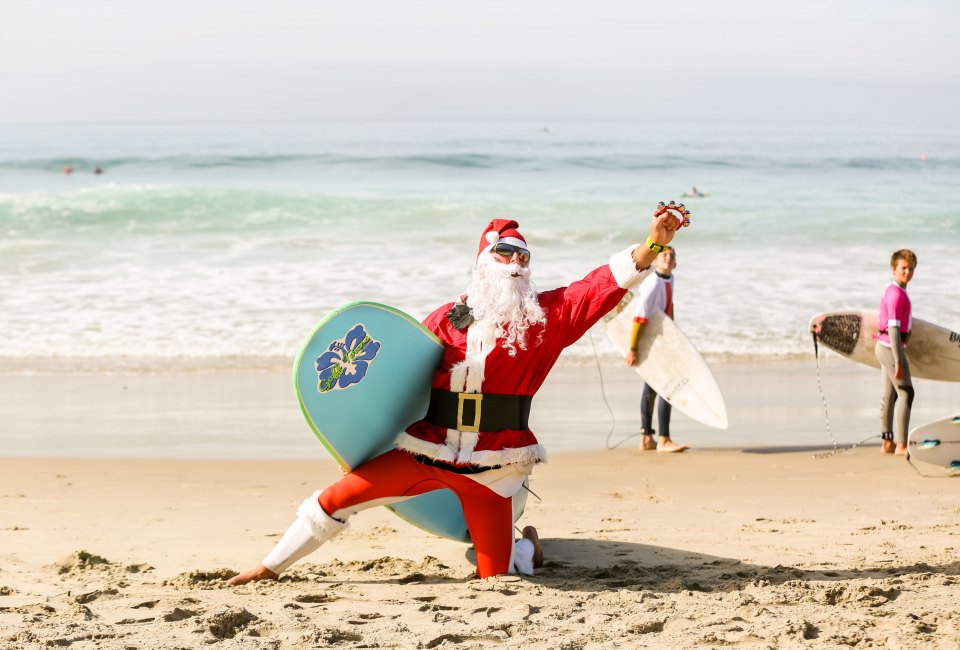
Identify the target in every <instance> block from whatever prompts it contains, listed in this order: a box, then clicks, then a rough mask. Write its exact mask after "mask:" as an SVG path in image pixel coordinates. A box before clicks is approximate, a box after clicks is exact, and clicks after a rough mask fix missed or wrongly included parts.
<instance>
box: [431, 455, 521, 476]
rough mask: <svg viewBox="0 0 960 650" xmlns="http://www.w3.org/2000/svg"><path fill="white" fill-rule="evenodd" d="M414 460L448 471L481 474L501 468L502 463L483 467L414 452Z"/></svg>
mask: <svg viewBox="0 0 960 650" xmlns="http://www.w3.org/2000/svg"><path fill="white" fill-rule="evenodd" d="M412 455H413V458H414V460H416V461H417V462H418V463H420V464H422V465H429V466H430V467H437V468H440V469H445V470H447V471H448V472H453V473H455V474H480V473H481V472H486V471H489V470H491V469H500V468H501V467H503V466H502V465H493V466H492V467H481V466H480V465H454V464H452V463H447V462H445V461H442V460H437V459H436V458H430V457H429V456H423V455H421V454H412Z"/></svg>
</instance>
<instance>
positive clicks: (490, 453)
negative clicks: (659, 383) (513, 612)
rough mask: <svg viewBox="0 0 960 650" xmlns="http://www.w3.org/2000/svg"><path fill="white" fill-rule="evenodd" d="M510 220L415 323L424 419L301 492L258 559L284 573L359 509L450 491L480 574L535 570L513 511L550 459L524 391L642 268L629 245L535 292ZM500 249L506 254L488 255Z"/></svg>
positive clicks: (488, 233) (490, 232)
mask: <svg viewBox="0 0 960 650" xmlns="http://www.w3.org/2000/svg"><path fill="white" fill-rule="evenodd" d="M518 228H519V224H518V223H517V222H516V221H512V220H506V219H494V220H493V221H491V222H490V224H489V225H488V226H487V227H486V229H485V230H484V232H483V235H482V236H481V239H480V245H479V251H478V254H477V264H476V266H475V269H474V278H473V282H472V283H471V285H470V287H469V288H468V290H467V293H466V294H465V295H463V296H460V298H459V300H457V301H456V302H451V303H447V304H445V305H443V306H441V307H440V308H438V309H437V310H436V311H434V312H433V313H432V314H430V315H429V316H427V318H426V319H425V320H424V321H423V324H424V326H425V327H426V328H427V329H429V330H430V331H432V332H433V333H434V334H436V335H437V336H438V337H439V338H440V340H441V341H442V342H443V345H444V352H443V357H442V359H441V362H440V366H439V367H438V368H437V370H436V372H435V373H434V375H433V384H432V388H433V390H432V392H431V399H430V407H429V410H428V413H427V416H426V417H425V418H424V419H423V420H421V421H419V422H415V423H414V424H412V425H411V426H410V427H409V428H408V429H407V430H406V431H405V432H403V433H401V434H400V436H399V437H398V438H397V448H396V449H394V450H392V451H390V452H387V453H385V454H383V455H381V456H379V457H377V458H374V459H373V460H371V461H369V462H367V463H365V464H363V465H361V466H360V467H357V468H356V469H355V470H353V471H352V472H350V473H349V474H347V475H346V476H344V477H343V478H342V479H341V480H340V481H338V482H336V483H334V484H333V485H331V486H330V487H328V488H327V489H325V490H323V491H322V492H317V493H315V494H314V495H313V496H311V497H310V498H308V499H307V500H306V501H304V502H303V504H302V505H301V507H300V509H299V511H298V516H297V519H296V520H295V521H294V523H293V524H292V525H291V527H290V529H288V530H287V532H286V533H285V534H284V536H283V538H282V539H281V541H280V542H279V543H278V544H277V546H276V547H275V548H274V549H273V551H272V552H271V553H270V554H269V555H268V556H267V558H266V559H265V560H264V561H263V565H264V566H265V567H266V568H268V569H270V570H271V571H273V572H275V573H280V572H282V571H283V570H284V569H286V568H287V567H289V566H290V565H291V564H292V563H293V562H295V561H296V560H298V559H300V558H302V557H304V556H305V555H307V554H308V553H310V552H312V551H313V550H315V549H316V548H318V547H319V546H320V544H322V543H324V542H326V541H328V540H330V539H332V538H333V537H334V536H335V535H336V534H337V533H339V532H340V531H341V530H342V529H343V528H344V527H345V526H346V525H347V520H348V519H349V517H350V516H351V515H353V514H355V513H356V512H359V511H361V510H364V509H367V508H371V507H374V506H379V505H389V504H391V503H396V502H398V501H402V500H404V499H409V498H411V497H414V496H417V495H419V494H423V493H425V492H430V491H433V490H437V489H442V488H447V489H450V490H452V491H453V492H454V493H455V494H456V495H457V497H458V498H459V500H460V503H461V505H462V506H463V511H464V515H465V519H466V523H467V529H468V530H469V532H470V537H471V540H472V541H473V545H474V548H475V550H476V556H477V573H478V574H479V576H480V577H481V578H485V577H488V576H494V575H499V574H502V573H508V572H512V571H520V572H522V573H532V572H533V562H532V557H533V545H532V543H530V541H529V540H526V539H521V540H518V542H517V543H516V545H515V544H514V534H513V530H514V527H513V523H514V522H513V511H512V497H513V495H514V494H515V493H516V492H517V490H519V489H521V487H522V484H523V480H524V478H525V477H526V476H527V475H528V474H529V473H530V472H531V470H532V469H533V466H534V465H535V464H536V463H539V462H545V461H546V460H547V454H546V450H545V449H544V448H543V447H542V446H541V445H540V443H539V442H538V440H537V438H536V436H535V435H534V434H533V432H532V431H531V430H530V428H529V426H528V424H527V419H528V415H529V412H530V405H531V401H532V398H533V396H534V394H536V392H537V390H538V389H539V388H540V386H541V385H542V384H543V382H544V380H545V379H546V377H547V373H548V372H549V371H550V369H551V368H552V367H553V365H554V364H555V363H556V361H557V358H558V357H559V356H560V353H561V352H562V351H563V349H564V348H565V347H567V346H568V345H571V344H572V343H574V342H575V341H576V340H577V339H579V338H580V337H581V336H582V335H583V334H584V333H585V332H586V331H587V330H588V329H589V328H590V327H591V326H592V325H594V324H595V323H596V322H597V321H598V320H599V319H600V318H601V317H602V316H603V315H604V314H606V313H607V312H609V311H610V310H611V309H612V308H613V307H614V306H616V304H617V303H618V302H619V301H620V299H621V298H622V297H623V295H624V293H625V291H626V290H627V289H629V288H631V287H633V286H635V285H637V284H638V283H639V282H640V281H642V280H643V278H644V277H645V276H646V274H647V273H648V271H647V270H646V269H644V270H638V269H637V265H636V263H635V262H634V259H633V249H634V248H636V246H631V247H630V248H627V249H626V250H623V251H620V252H618V253H616V254H614V255H613V256H612V257H611V258H610V260H609V263H607V264H605V265H603V266H601V267H599V268H597V269H595V270H593V271H591V272H590V273H588V274H587V275H586V276H585V277H584V278H583V279H581V280H578V281H576V282H574V283H572V284H570V285H569V286H567V287H561V288H558V289H554V290H552V291H545V292H542V293H537V292H536V290H535V288H534V287H533V285H532V284H531V283H530V281H529V267H528V266H527V264H526V263H525V262H527V261H529V256H530V253H529V247H528V246H527V242H526V240H525V239H524V237H523V236H522V235H521V234H520V232H519V230H518ZM497 254H499V255H501V256H503V257H504V258H507V257H508V256H510V257H511V261H512V263H506V259H504V260H503V261H504V263H501V262H499V261H497V260H495V259H494V257H493V256H494V255H497ZM518 259H519V260H521V262H520V263H517V261H516V260H518Z"/></svg>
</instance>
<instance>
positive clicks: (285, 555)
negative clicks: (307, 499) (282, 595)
mask: <svg viewBox="0 0 960 650" xmlns="http://www.w3.org/2000/svg"><path fill="white" fill-rule="evenodd" d="M318 548H320V542H319V541H317V538H316V537H314V536H313V531H312V530H311V528H310V524H309V523H308V522H307V520H306V519H305V518H303V517H297V518H296V519H294V520H293V523H292V524H290V528H288V529H287V532H285V533H284V534H283V537H281V538H280V541H279V542H277V545H276V546H274V547H273V550H272V551H270V554H269V555H267V557H265V558H263V566H265V567H267V568H268V569H270V570H271V571H273V572H274V573H283V572H284V571H286V570H287V568H289V567H290V565H291V564H293V563H294V562H296V561H297V560H300V559H303V558H305V557H306V556H308V555H310V554H311V553H313V552H314V551H315V550H317V549H318Z"/></svg>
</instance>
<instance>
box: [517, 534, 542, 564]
mask: <svg viewBox="0 0 960 650" xmlns="http://www.w3.org/2000/svg"><path fill="white" fill-rule="evenodd" d="M521 534H522V535H523V536H524V537H526V538H527V539H529V540H530V541H531V542H533V566H534V567H541V566H543V549H542V548H541V547H540V536H539V535H537V529H536V528H534V527H533V526H527V527H526V528H524V529H523V531H522V532H521Z"/></svg>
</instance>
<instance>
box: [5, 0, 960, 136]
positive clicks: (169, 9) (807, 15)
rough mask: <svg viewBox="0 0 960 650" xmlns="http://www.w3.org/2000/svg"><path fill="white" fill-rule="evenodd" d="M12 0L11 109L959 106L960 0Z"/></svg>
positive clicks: (829, 114) (225, 113)
mask: <svg viewBox="0 0 960 650" xmlns="http://www.w3.org/2000/svg"><path fill="white" fill-rule="evenodd" d="M0 2H2V5H3V6H2V16H3V19H2V21H0V97H2V101H0V123H22V122H27V123H35V122H43V123H46V122H87V121H98V122H116V121H119V122H141V121H144V122H149V121H247V120H250V121H260V120H263V121H275V120H297V121H301V120H302V121H313V120H533V121H543V120H564V119H569V120H621V119H625V120H630V119H708V118H720V119H748V120H753V119H757V120H760V119H790V120H811V119H812V120H837V121H863V120H878V121H883V120H895V121H898V122H902V121H910V120H918V121H922V122H930V121H945V122H950V121H953V120H955V118H956V116H957V115H960V65H958V64H957V62H958V61H960V39H958V38H956V36H955V35H956V33H957V32H958V28H960V3H958V2H955V1H933V0H911V1H910V2H906V1H903V0H875V1H873V2H868V1H861V0H850V1H845V0H829V1H828V0H807V1H805V0H785V1H778V2H769V1H766V0H726V1H724V2H719V1H713V0H671V1H670V2H663V1H660V2H647V1H645V0H633V1H614V0H590V1H589V2H587V1H583V2H574V1H569V0H550V1H545V0H526V1H524V0H509V1H508V0H485V1H478V0H460V1H450V0H421V1H418V2H411V1H409V0H351V1H350V2H342V1H340V2H328V1H325V0H271V1H269V2H263V1H258V2H249V1H246V0H230V1H227V0H190V1H189V2H187V1H185V0H165V1H164V2H159V1H156V0H127V1H124V2H121V1H119V0H69V1H68V0H31V1H30V2H14V1H13V0H0Z"/></svg>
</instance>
